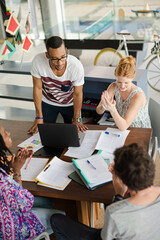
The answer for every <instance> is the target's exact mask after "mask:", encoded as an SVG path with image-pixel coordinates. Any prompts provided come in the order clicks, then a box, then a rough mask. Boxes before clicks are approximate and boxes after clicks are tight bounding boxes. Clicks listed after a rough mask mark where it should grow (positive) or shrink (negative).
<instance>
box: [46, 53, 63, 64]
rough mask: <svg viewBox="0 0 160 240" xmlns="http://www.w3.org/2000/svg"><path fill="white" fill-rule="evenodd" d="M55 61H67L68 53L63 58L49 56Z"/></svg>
mask: <svg viewBox="0 0 160 240" xmlns="http://www.w3.org/2000/svg"><path fill="white" fill-rule="evenodd" d="M49 59H50V60H51V61H52V62H53V63H59V61H61V62H65V61H66V59H67V54H66V55H65V56H63V57H61V58H49Z"/></svg>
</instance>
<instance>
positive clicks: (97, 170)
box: [72, 154, 112, 189]
mask: <svg viewBox="0 0 160 240" xmlns="http://www.w3.org/2000/svg"><path fill="white" fill-rule="evenodd" d="M72 161H73V163H74V168H75V170H76V172H77V174H78V175H79V176H80V178H81V179H82V181H83V182H84V183H85V185H86V187H87V188H89V189H92V188H94V187H97V186H99V185H101V184H104V183H106V182H110V181H112V174H111V173H110V172H109V170H108V165H107V163H106V161H105V160H104V159H103V157H102V155H101V154H95V155H92V156H89V157H87V158H81V159H72Z"/></svg>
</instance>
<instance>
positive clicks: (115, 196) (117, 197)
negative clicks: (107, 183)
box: [112, 194, 124, 202]
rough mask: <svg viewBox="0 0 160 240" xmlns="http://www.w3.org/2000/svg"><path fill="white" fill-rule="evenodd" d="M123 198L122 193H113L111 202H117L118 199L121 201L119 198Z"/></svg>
mask: <svg viewBox="0 0 160 240" xmlns="http://www.w3.org/2000/svg"><path fill="white" fill-rule="evenodd" d="M123 199H124V197H123V196H122V195H120V194H115V195H114V196H113V199H112V202H118V201H121V200H123Z"/></svg>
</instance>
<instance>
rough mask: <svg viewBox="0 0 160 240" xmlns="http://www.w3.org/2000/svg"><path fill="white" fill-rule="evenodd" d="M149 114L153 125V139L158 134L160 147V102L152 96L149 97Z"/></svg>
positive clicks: (159, 145)
mask: <svg viewBox="0 0 160 240" xmlns="http://www.w3.org/2000/svg"><path fill="white" fill-rule="evenodd" d="M148 108H149V116H150V120H151V126H152V129H153V133H152V142H153V139H154V138H155V137H156V136H157V140H158V147H160V122H159V119H160V104H159V103H158V102H156V101H154V100H153V99H152V98H150V99H149V105H148Z"/></svg>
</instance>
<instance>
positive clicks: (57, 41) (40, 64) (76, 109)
mask: <svg viewBox="0 0 160 240" xmlns="http://www.w3.org/2000/svg"><path fill="white" fill-rule="evenodd" d="M46 48H47V52H46V53H40V54H38V55H37V56H36V57H35V58H34V59H33V62H32V69H31V74H32V77H33V99H34V104H35V109H36V118H35V121H34V124H33V126H32V127H31V128H30V129H29V130H28V133H36V132H37V131H38V124H39V123H43V122H52V123H54V122H56V119H57V116H58V113H61V115H62V117H63V119H64V122H65V123H73V124H76V125H77V127H78V131H82V132H83V131H85V130H86V129H87V127H86V126H85V125H83V124H82V123H80V122H79V121H78V120H79V117H80V112H81V107H82V99H83V84H84V69H83V66H82V64H81V63H80V61H79V60H78V59H77V58H76V57H74V56H71V55H68V54H67V49H66V48H65V44H64V41H63V40H62V39H61V38H60V37H58V36H53V37H51V38H49V39H48V40H47V42H46Z"/></svg>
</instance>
